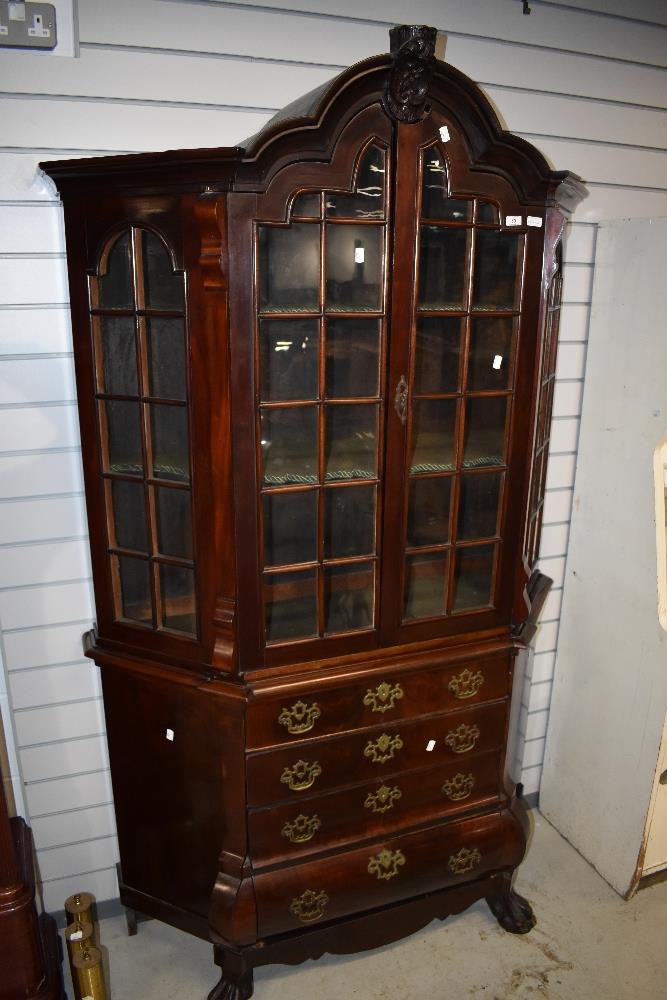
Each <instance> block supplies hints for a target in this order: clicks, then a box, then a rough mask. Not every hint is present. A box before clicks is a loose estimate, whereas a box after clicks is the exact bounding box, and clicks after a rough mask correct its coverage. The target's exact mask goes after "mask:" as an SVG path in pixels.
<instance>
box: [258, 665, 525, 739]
mask: <svg viewBox="0 0 667 1000" xmlns="http://www.w3.org/2000/svg"><path fill="white" fill-rule="evenodd" d="M510 663H511V657H510V656H509V654H508V653H503V654H502V655H495V656H487V657H480V658H478V659H473V660H467V661H459V662H458V663H456V664H450V665H449V666H447V667H443V666H436V667H433V668H430V669H423V668H420V669H415V668H413V669H412V670H406V669H405V668H404V669H403V670H399V671H397V670H396V669H395V668H389V669H387V670H386V671H385V672H384V673H381V672H377V671H373V674H372V675H371V676H368V677H367V678H366V679H365V680H364V681H358V682H356V683H351V684H349V685H347V686H339V687H336V688H328V689H327V688H326V687H325V688H324V689H323V690H322V691H320V690H317V689H315V688H312V687H311V688H309V689H308V690H303V691H301V692H299V690H298V688H295V689H294V690H290V694H289V695H288V696H285V697H283V698H280V699H271V700H267V701H257V702H254V703H252V704H251V705H249V707H248V719H247V727H248V728H247V738H248V747H250V748H251V749H259V748H261V747H269V746H276V745H279V744H281V743H283V744H284V743H293V742H294V741H296V740H300V739H305V738H309V737H311V736H323V735H329V734H333V733H340V732H349V731H350V730H354V729H365V728H367V727H368V726H373V725H377V724H379V723H381V722H385V721H394V720H396V719H405V718H414V716H416V715H425V714H426V713H428V712H444V711H448V710H454V709H458V708H462V707H463V706H465V705H474V704H477V703H480V702H487V701H494V700H496V699H498V698H504V697H505V696H506V695H507V694H508V693H509V679H510Z"/></svg>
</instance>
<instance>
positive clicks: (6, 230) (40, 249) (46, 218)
mask: <svg viewBox="0 0 667 1000" xmlns="http://www.w3.org/2000/svg"><path fill="white" fill-rule="evenodd" d="M8 54H9V53H7V52H5V53H3V61H4V59H5V57H6V56H7V55H8ZM5 71H6V70H5ZM3 194H4V192H3ZM2 217H3V226H2V228H1V229H0V253H62V249H63V242H64V240H65V233H64V230H63V218H62V212H61V211H60V210H59V208H58V206H57V205H49V206H42V205H39V206H34V207H30V206H27V205H17V206H8V207H6V208H5V209H3V213H2Z"/></svg>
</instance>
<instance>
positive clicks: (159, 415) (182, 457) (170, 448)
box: [151, 404, 190, 483]
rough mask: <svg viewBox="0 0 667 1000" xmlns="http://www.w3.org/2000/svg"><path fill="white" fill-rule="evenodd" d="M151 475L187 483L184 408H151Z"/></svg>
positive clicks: (186, 416) (188, 450) (186, 439)
mask: <svg viewBox="0 0 667 1000" xmlns="http://www.w3.org/2000/svg"><path fill="white" fill-rule="evenodd" d="M151 427H152V429H153V475H154V476H155V478H156V479H173V480H174V481H175V482H179V483H187V482H189V481H190V447H189V444H188V411H187V409H186V408H185V406H161V405H159V404H154V405H153V406H151Z"/></svg>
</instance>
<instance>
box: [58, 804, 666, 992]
mask: <svg viewBox="0 0 667 1000" xmlns="http://www.w3.org/2000/svg"><path fill="white" fill-rule="evenodd" d="M533 817H534V835H533V839H532V842H531V845H530V848H529V851H528V855H527V858H526V861H525V862H524V864H523V866H522V867H521V869H520V872H519V878H518V880H517V884H516V885H517V889H518V891H519V892H521V893H522V894H523V895H525V896H526V897H527V898H528V899H529V900H530V901H531V903H532V905H533V907H534V909H535V913H536V916H537V926H536V928H535V929H534V930H533V931H532V932H531V933H530V934H528V935H526V936H515V935H512V934H507V933H505V932H504V931H503V930H501V929H500V927H499V926H498V924H497V923H496V922H495V920H494V919H493V918H492V917H491V914H490V912H489V910H488V908H487V906H486V904H483V903H478V904H476V905H475V906H473V907H471V908H470V909H469V910H467V911H466V912H465V913H463V914H461V915H460V916H458V917H452V918H450V919H449V920H448V921H446V922H444V923H441V922H439V921H435V922H434V923H432V924H431V925H429V926H428V927H426V928H424V930H423V931H420V932H418V933H417V934H414V935H413V936H412V937H410V938H406V939H404V940H403V941H400V942H398V943H397V944H394V945H390V946H389V947H387V948H383V949H378V950H376V951H372V952H366V953H365V954H362V955H356V956H351V957H343V958H341V957H334V956H325V957H324V958H322V959H321V960H320V961H319V962H305V963H304V964H303V965H301V966H299V967H296V968H288V967H285V966H275V965H274V966H268V967H266V968H262V969H258V970H257V972H256V974H255V998H256V1000H306V998H307V1000H312V998H313V997H317V998H318V1000H341V998H345V1000H347V998H348V997H351V998H355V997H356V998H358V1000H389V998H391V1000H417V998H420V1000H421V998H427V1000H463V998H474V1000H543V998H548V1000H601V998H604V1000H667V883H662V884H661V885H656V886H653V887H651V888H647V889H644V890H642V891H641V892H639V893H638V894H637V895H636V896H635V897H634V899H632V900H630V901H629V902H625V901H624V900H622V899H621V898H620V897H619V896H617V895H616V893H615V892H614V890H613V889H611V888H610V887H609V886H608V885H607V883H606V882H604V881H603V880H602V879H601V878H600V876H599V875H598V874H597V873H596V872H595V871H594V869H593V868H591V867H590V865H588V863H587V862H586V861H584V859H583V858H582V857H581V856H580V855H579V854H577V852H576V851H574V850H573V849H572V847H570V845H569V844H568V843H566V841H565V840H563V839H562V837H560V835H559V834H558V833H557V832H556V831H555V830H554V829H553V827H551V826H550V825H549V824H548V823H547V822H546V820H544V819H543V818H542V817H541V816H540V814H539V813H537V812H534V813H533ZM99 940H100V942H101V944H102V946H103V948H105V949H107V950H108V961H109V968H110V980H111V997H112V998H113V1000H205V998H206V995H207V992H208V990H209V989H210V988H211V987H212V986H213V984H214V983H215V982H216V981H217V976H216V970H215V968H214V966H213V964H212V960H211V948H210V946H209V945H207V944H205V943H204V942H202V941H199V940H197V939H195V938H191V937H189V936H188V935H186V934H183V933H181V932H179V931H176V930H173V929H172V928H170V927H167V926H166V925H165V924H161V923H159V922H158V921H156V920H151V921H147V922H145V923H141V924H140V925H139V933H138V935H137V936H136V937H133V938H129V937H128V936H127V934H126V931H125V922H124V920H123V919H122V918H120V917H113V918H109V919H107V920H103V921H101V923H100V926H99ZM65 964H67V963H65ZM70 995H71V994H70Z"/></svg>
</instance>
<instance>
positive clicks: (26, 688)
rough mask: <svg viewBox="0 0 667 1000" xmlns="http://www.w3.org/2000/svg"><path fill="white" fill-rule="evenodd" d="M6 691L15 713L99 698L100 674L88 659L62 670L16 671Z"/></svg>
mask: <svg viewBox="0 0 667 1000" xmlns="http://www.w3.org/2000/svg"><path fill="white" fill-rule="evenodd" d="M9 691H10V694H11V696H12V704H13V705H14V709H15V710H17V709H21V708H32V707H34V706H37V705H49V704H54V705H56V704H58V703H60V702H65V701H82V700H83V699H84V698H99V697H100V695H101V689H100V678H99V672H98V669H97V667H95V665H94V664H93V663H92V661H91V660H86V661H85V662H84V663H72V664H69V665H67V666H63V667H40V668H39V669H37V670H17V671H15V672H14V673H11V674H10V675H9ZM60 738H61V737H60V736H58V737H57V739H60ZM84 770H89V768H84Z"/></svg>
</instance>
